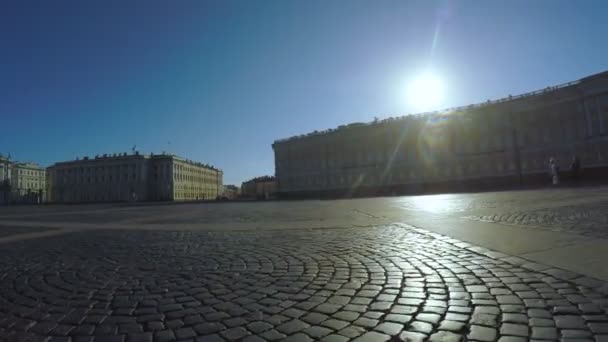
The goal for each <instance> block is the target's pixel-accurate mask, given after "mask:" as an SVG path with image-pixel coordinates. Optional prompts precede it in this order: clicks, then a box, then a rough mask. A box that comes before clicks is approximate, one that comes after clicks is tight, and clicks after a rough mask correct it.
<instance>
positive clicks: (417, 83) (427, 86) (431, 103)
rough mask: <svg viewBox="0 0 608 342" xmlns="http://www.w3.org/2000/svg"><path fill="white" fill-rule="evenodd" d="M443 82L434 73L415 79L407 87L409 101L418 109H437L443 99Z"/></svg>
mask: <svg viewBox="0 0 608 342" xmlns="http://www.w3.org/2000/svg"><path fill="white" fill-rule="evenodd" d="M443 90H444V89H443V83H442V82H441V79H439V77H437V76H435V75H434V74H432V73H424V74H421V75H419V76H418V77H416V78H415V79H413V80H412V81H411V82H410V83H409V84H408V87H407V101H408V103H409V105H410V106H412V108H413V109H414V110H416V111H430V110H437V109H440V108H438V107H439V106H440V105H441V101H442V100H443Z"/></svg>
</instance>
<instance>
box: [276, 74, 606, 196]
mask: <svg viewBox="0 0 608 342" xmlns="http://www.w3.org/2000/svg"><path fill="white" fill-rule="evenodd" d="M272 146H273V150H274V155H275V174H276V177H277V182H278V192H279V194H280V195H282V196H293V197H298V196H311V197H317V196H347V197H348V196H356V195H385V194H395V193H397V194H398V193H407V192H423V191H435V190H441V191H444V190H460V189H463V190H465V189H471V188H476V187H486V186H491V187H496V186H499V185H504V186H509V185H511V184H520V183H538V182H548V176H547V172H548V171H547V170H548V164H547V161H548V160H549V158H550V157H554V158H556V159H557V161H558V163H559V166H560V169H561V170H562V171H565V170H567V169H568V167H569V162H570V160H571V159H572V157H573V156H577V157H578V158H579V159H580V161H581V164H582V167H583V174H584V178H588V179H591V178H600V177H603V178H604V179H608V72H604V73H601V74H596V75H593V76H590V77H586V78H583V79H581V80H578V81H575V82H570V83H567V84H564V85H560V86H556V87H550V88H546V89H543V90H539V91H535V92H532V93H527V94H523V95H518V96H509V97H507V98H504V99H500V100H497V101H488V102H486V103H482V104H476V105H470V106H466V107H460V108H454V109H449V110H445V111H438V112H432V113H423V114H419V115H409V116H403V117H398V118H389V119H385V120H375V121H373V122H370V123H352V124H349V125H345V126H340V127H338V128H337V129H330V130H327V131H323V132H316V131H315V132H313V133H310V134H306V135H301V136H297V137H292V138H288V139H283V140H278V141H275V142H274V144H273V145H272Z"/></svg>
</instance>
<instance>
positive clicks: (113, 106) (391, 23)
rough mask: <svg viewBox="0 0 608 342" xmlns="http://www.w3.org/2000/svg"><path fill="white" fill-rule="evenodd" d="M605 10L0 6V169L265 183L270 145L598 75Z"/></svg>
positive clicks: (513, 5)
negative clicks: (414, 88) (187, 168)
mask: <svg viewBox="0 0 608 342" xmlns="http://www.w3.org/2000/svg"><path fill="white" fill-rule="evenodd" d="M607 42H608V1H605V0H598V1H591V0H576V1H575V0H568V1H559V0H535V1H529V0H523V1H515V0H510V1H426V0H420V1H384V0H378V1H372V0H367V1H358V0H324V1H314V0H301V1H290V0H272V1H271V0H261V1H256V0H242V1H205V0H192V1H188V0H179V1H155V0H145V1H144V0H141V1H139V0H104V1H97V0H95V1H81V0H77V1H62V0H56V1H42V0H41V1H26V0H18V1H7V0H4V1H2V2H0V128H1V131H0V153H3V154H6V153H7V152H10V153H11V154H12V156H13V158H14V159H18V160H24V161H25V160H27V161H36V162H39V163H41V164H42V165H45V166H46V165H49V164H52V163H53V162H55V161H62V160H69V159H73V158H75V157H77V156H80V157H82V156H85V155H89V156H94V155H95V154H103V153H113V152H127V151H130V150H131V148H132V146H133V145H134V144H136V145H137V149H138V150H140V151H142V152H144V153H149V152H151V151H152V152H161V151H168V152H172V153H176V154H179V155H181V156H184V157H187V158H190V159H194V160H198V161H202V162H207V163H211V164H213V165H215V166H217V167H219V168H221V169H223V170H224V175H225V177H224V182H225V183H226V184H230V183H240V182H241V181H243V180H245V179H248V178H250V177H253V176H259V175H265V174H273V173H274V158H273V153H272V148H271V144H272V142H273V141H274V140H276V139H279V138H285V137H289V136H292V135H296V134H301V133H307V132H310V131H313V130H321V129H326V128H331V127H336V126H338V125H341V124H344V123H350V122H356V121H371V120H373V118H374V117H379V118H384V117H388V116H396V115H404V114H408V113H412V112H415V111H416V109H415V108H412V105H411V104H410V103H409V102H408V101H407V100H406V94H405V92H406V88H407V84H408V82H409V80H411V79H412V77H415V75H417V74H419V73H421V72H423V71H426V70H431V71H432V72H433V73H434V74H435V75H436V77H437V78H439V79H441V82H442V84H443V87H444V96H443V99H442V101H440V102H439V103H437V104H436V107H438V108H437V109H442V108H445V107H453V106H459V105H466V104H470V103H474V102H482V101H485V100H488V99H495V98H500V97H505V96H508V95H509V94H513V95H515V94H518V93H522V92H527V91H531V90H535V89H539V88H544V87H546V86H548V85H554V84H559V83H563V82H567V81H571V80H575V79H578V78H581V77H584V76H587V75H590V74H593V73H597V72H600V71H604V70H607V69H608V44H606V43H607Z"/></svg>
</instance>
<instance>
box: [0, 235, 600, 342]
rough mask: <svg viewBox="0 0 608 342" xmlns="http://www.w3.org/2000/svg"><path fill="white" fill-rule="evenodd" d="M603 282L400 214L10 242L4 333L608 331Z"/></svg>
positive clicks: (4, 270) (2, 264)
mask: <svg viewBox="0 0 608 342" xmlns="http://www.w3.org/2000/svg"><path fill="white" fill-rule="evenodd" d="M607 309H608V286H607V285H606V284H605V283H603V282H600V281H597V280H594V279H590V278H586V277H583V276H579V275H577V274H573V273H571V272H566V271H562V270H557V269H552V268H548V267H542V265H538V264H533V263H527V262H526V261H525V260H522V259H518V258H512V257H509V256H507V255H503V254H500V253H496V252H492V251H489V250H486V249H484V248H480V247H476V246H473V245H470V244H468V243H464V242H461V241H459V240H454V239H451V238H448V237H445V236H442V235H438V234H433V233H428V232H426V231H422V230H418V229H415V228H411V227H409V226H405V225H399V224H395V225H388V226H381V227H375V228H356V229H355V228H353V229H317V230H299V231H258V232H252V231H248V232H185V231H180V232H168V231H135V230H133V231H122V232H118V231H89V232H80V233H69V234H65V235H62V236H54V237H49V238H44V239H34V240H27V241H21V242H17V243H13V244H11V245H3V246H2V249H1V250H0V337H2V338H4V339H6V340H8V341H23V340H27V341H69V342H80V341H126V342H129V341H175V340H180V341H278V340H286V341H313V340H322V341H350V340H353V341H422V340H430V341H467V340H468V341H471V340H475V341H501V342H503V341H505V342H506V341H525V340H530V339H532V340H543V341H548V340H561V341H593V340H595V341H606V340H607V339H608V312H607Z"/></svg>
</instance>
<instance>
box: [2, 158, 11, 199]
mask: <svg viewBox="0 0 608 342" xmlns="http://www.w3.org/2000/svg"><path fill="white" fill-rule="evenodd" d="M10 165H11V163H10V161H9V159H8V158H6V157H4V156H2V155H0V204H7V203H9V198H10V192H11V168H10Z"/></svg>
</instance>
